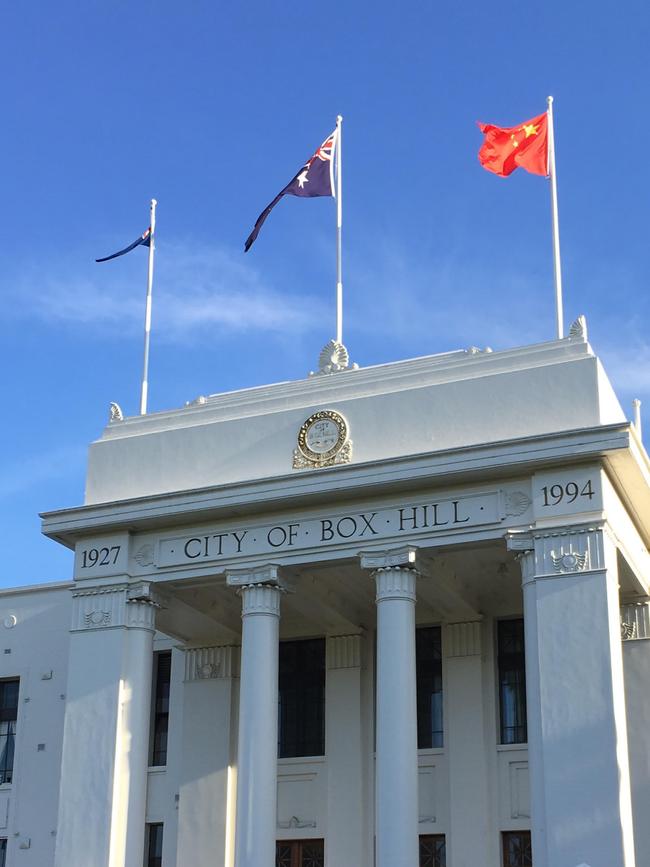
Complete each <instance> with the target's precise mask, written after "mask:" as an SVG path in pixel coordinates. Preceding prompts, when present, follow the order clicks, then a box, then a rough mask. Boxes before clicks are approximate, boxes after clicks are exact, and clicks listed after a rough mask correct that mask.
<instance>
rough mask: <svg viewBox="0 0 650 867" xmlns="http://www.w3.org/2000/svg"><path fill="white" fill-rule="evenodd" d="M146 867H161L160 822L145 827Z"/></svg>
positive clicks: (161, 833)
mask: <svg viewBox="0 0 650 867" xmlns="http://www.w3.org/2000/svg"><path fill="white" fill-rule="evenodd" d="M147 837H148V840H147V867H162V845H163V826H162V822H160V823H156V824H155V825H147Z"/></svg>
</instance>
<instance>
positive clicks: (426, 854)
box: [420, 834, 447, 867]
mask: <svg viewBox="0 0 650 867" xmlns="http://www.w3.org/2000/svg"><path fill="white" fill-rule="evenodd" d="M446 864H447V856H446V851H445V835H444V834H427V835H423V836H421V837H420V867H446Z"/></svg>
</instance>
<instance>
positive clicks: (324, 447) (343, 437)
mask: <svg viewBox="0 0 650 867" xmlns="http://www.w3.org/2000/svg"><path fill="white" fill-rule="evenodd" d="M351 445H352V444H351V443H350V441H349V440H348V423H347V422H346V420H345V419H344V418H343V416H342V415H341V414H340V413H338V412H335V411H334V410H332V409H322V410H320V411H319V412H315V413H314V414H313V415H310V416H309V418H308V419H307V420H306V421H305V422H303V424H302V425H301V427H300V430H299V431H298V448H297V449H296V450H295V452H294V461H293V465H294V467H295V468H296V469H302V468H304V467H326V466H330V465H331V464H336V463H346V462H347V461H349V460H350V454H351Z"/></svg>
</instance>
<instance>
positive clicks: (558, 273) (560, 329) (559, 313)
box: [546, 96, 564, 340]
mask: <svg viewBox="0 0 650 867" xmlns="http://www.w3.org/2000/svg"><path fill="white" fill-rule="evenodd" d="M546 102H547V105H548V108H547V110H546V114H547V117H548V176H549V180H550V182H551V223H552V232H553V271H554V274H555V315H556V323H557V336H558V340H559V339H561V338H562V337H564V314H563V309H562V265H561V262H560V227H559V220H558V207H557V173H556V171H555V131H554V128H553V97H552V96H549V97H547V100H546Z"/></svg>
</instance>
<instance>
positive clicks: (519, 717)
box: [497, 620, 528, 744]
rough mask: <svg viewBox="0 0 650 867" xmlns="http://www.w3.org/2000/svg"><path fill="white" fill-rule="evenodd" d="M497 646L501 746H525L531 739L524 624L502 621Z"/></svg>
mask: <svg viewBox="0 0 650 867" xmlns="http://www.w3.org/2000/svg"><path fill="white" fill-rule="evenodd" d="M497 645H498V647H497V661H498V668H499V705H500V711H501V743H502V744H524V743H526V741H527V740H528V730H527V725H526V657H525V652H524V621H523V620H501V621H500V622H499V624H498V631H497Z"/></svg>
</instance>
